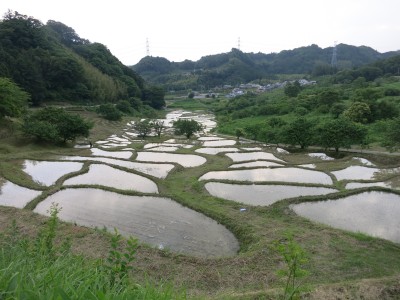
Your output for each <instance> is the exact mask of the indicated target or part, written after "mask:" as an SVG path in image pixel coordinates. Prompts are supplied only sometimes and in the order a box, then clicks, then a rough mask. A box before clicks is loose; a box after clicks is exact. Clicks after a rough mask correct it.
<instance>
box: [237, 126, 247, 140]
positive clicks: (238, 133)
mask: <svg viewBox="0 0 400 300" xmlns="http://www.w3.org/2000/svg"><path fill="white" fill-rule="evenodd" d="M235 135H236V138H237V139H238V140H239V139H240V138H241V137H242V136H244V135H245V131H244V130H243V128H236V130H235Z"/></svg>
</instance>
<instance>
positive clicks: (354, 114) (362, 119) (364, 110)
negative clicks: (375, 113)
mask: <svg viewBox="0 0 400 300" xmlns="http://www.w3.org/2000/svg"><path fill="white" fill-rule="evenodd" d="M343 115H344V116H345V117H347V118H349V119H350V120H351V121H353V122H357V123H367V122H368V121H369V120H370V118H371V109H370V107H369V105H368V104H367V103H364V102H353V103H352V104H351V105H350V107H349V108H348V109H346V110H345V111H344V112H343Z"/></svg>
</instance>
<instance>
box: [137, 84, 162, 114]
mask: <svg viewBox="0 0 400 300" xmlns="http://www.w3.org/2000/svg"><path fill="white" fill-rule="evenodd" d="M164 96H165V91H164V89H163V88H161V87H158V86H149V87H146V88H144V89H143V93H142V99H143V102H144V104H147V105H149V106H151V107H153V108H155V109H161V108H163V107H164V106H165V100H164Z"/></svg>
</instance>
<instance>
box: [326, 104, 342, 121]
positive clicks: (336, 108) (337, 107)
mask: <svg viewBox="0 0 400 300" xmlns="http://www.w3.org/2000/svg"><path fill="white" fill-rule="evenodd" d="M345 110H346V106H345V105H344V104H343V103H335V104H333V105H332V107H331V109H330V110H329V112H330V113H331V114H332V115H333V117H334V118H336V119H337V118H339V116H340V115H341V114H342V113H343V112H344V111H345Z"/></svg>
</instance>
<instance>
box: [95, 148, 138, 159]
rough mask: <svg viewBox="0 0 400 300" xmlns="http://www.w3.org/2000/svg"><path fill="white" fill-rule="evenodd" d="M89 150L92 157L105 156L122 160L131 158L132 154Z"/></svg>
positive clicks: (96, 149)
mask: <svg viewBox="0 0 400 300" xmlns="http://www.w3.org/2000/svg"><path fill="white" fill-rule="evenodd" d="M90 150H91V151H92V155H94V156H106V157H114V158H122V159H129V158H130V157H131V156H132V153H129V152H127V151H104V150H101V149H98V148H92V149H90Z"/></svg>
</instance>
